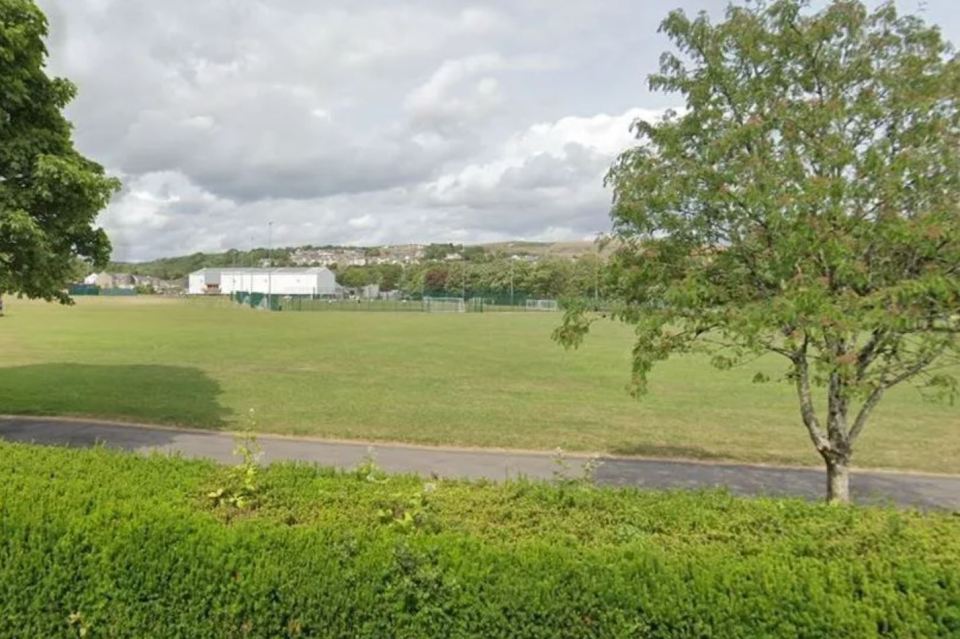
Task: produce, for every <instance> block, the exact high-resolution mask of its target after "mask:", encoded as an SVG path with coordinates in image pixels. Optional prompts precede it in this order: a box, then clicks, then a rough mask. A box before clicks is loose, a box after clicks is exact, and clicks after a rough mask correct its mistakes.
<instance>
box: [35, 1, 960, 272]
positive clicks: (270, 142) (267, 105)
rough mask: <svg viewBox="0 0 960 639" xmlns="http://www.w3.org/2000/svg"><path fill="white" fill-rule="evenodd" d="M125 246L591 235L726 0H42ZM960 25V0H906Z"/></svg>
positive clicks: (123, 250) (83, 135)
mask: <svg viewBox="0 0 960 639" xmlns="http://www.w3.org/2000/svg"><path fill="white" fill-rule="evenodd" d="M39 4H40V5H41V7H42V8H43V9H44V10H45V11H46V13H47V15H48V17H49V19H50V31H51V33H50V41H49V43H48V46H49V49H50V60H49V66H50V68H51V70H52V72H53V73H55V74H57V75H63V76H66V77H69V78H70V79H72V80H73V81H74V82H76V83H77V85H78V86H79V89H80V94H79V97H78V98H77V100H76V101H75V102H74V104H73V105H71V107H70V109H69V117H70V118H71V119H72V120H73V122H74V124H75V126H76V131H75V135H76V141H77V145H78V146H79V148H80V149H81V151H83V152H84V153H86V154H87V155H89V156H91V157H92V158H94V159H96V160H97V161H99V162H100V163H101V164H103V165H105V166H106V167H107V168H108V170H109V171H110V172H111V173H112V174H114V175H116V176H118V177H120V178H121V179H122V180H123V182H124V189H123V191H122V192H121V193H120V194H118V196H117V197H116V198H115V200H114V202H113V203H112V204H111V206H110V208H109V209H108V210H107V211H105V212H104V214H103V215H102V216H101V218H100V220H101V223H102V224H103V225H104V226H105V227H106V228H107V230H108V232H109V233H110V235H111V237H112V239H113V242H114V247H115V248H114V258H115V259H118V260H142V259H150V258H153V257H158V256H164V255H178V254H184V253H191V252H194V251H200V250H202V251H220V250H224V249H227V248H231V247H235V248H249V247H250V246H252V245H257V246H265V245H266V243H267V222H268V221H269V220H272V221H273V222H274V225H273V239H274V245H287V246H292V245H300V244H360V245H364V244H367V245H368V244H385V243H401V242H428V241H454V242H465V243H472V242H486V241H496V240H503V239H535V240H561V239H580V238H589V237H592V236H594V235H595V234H596V233H598V232H602V231H605V230H608V228H609V219H608V208H609V199H610V196H609V193H607V192H605V190H604V189H603V186H602V176H603V174H604V173H605V171H606V168H607V167H608V166H609V164H610V161H611V160H612V159H613V157H614V156H615V155H616V154H617V153H618V152H619V151H620V150H622V149H623V148H625V147H626V146H628V145H629V144H630V141H631V139H630V135H629V132H628V127H629V124H630V122H631V121H632V120H633V119H635V118H637V117H655V115H656V114H657V113H658V112H659V111H660V110H662V109H664V108H666V107H669V106H674V104H675V98H673V97H671V96H664V95H659V94H651V93H650V92H649V91H648V90H647V87H646V76H647V74H649V73H650V72H652V71H654V70H655V67H656V64H657V58H658V56H659V54H660V52H662V51H663V50H665V49H667V48H668V46H669V45H668V42H667V41H666V40H665V38H663V37H662V36H660V35H658V34H657V25H658V24H659V21H660V20H661V19H662V18H663V16H664V15H665V14H666V13H667V11H669V10H670V9H672V8H675V7H677V6H682V7H683V8H684V9H686V10H687V11H688V12H696V11H699V10H706V11H709V12H710V13H711V14H713V15H716V16H720V15H721V14H722V8H723V7H724V6H725V5H726V0H667V1H661V0H649V1H647V2H637V1H635V0H503V1H497V2H457V1H455V0H407V1H404V2H397V1H396V0H350V1H349V2H343V1H341V0H164V1H163V2H148V1H147V0H39ZM898 5H899V6H900V7H901V8H902V9H904V10H907V11H911V12H915V11H917V10H918V9H919V10H921V11H922V12H923V13H924V14H925V17H926V18H927V19H928V20H930V21H933V22H936V23H938V24H940V25H942V27H943V28H944V31H945V33H946V34H947V36H948V37H949V38H950V39H952V40H953V41H954V42H958V41H960V37H958V36H960V10H958V9H956V8H954V5H956V0H926V1H925V2H924V1H921V0H900V1H899V2H898Z"/></svg>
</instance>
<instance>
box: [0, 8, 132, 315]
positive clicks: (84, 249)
mask: <svg viewBox="0 0 960 639" xmlns="http://www.w3.org/2000/svg"><path fill="white" fill-rule="evenodd" d="M46 34H47V23H46V19H45V18H44V16H43V13H41V11H40V10H39V9H38V8H37V7H36V5H35V4H34V3H33V2H32V1H30V0H0V294H2V293H22V294H25V295H26V296H28V297H38V298H43V299H47V300H52V299H58V300H60V301H61V302H69V297H68V296H67V295H66V293H64V292H63V288H64V286H65V285H66V284H67V283H68V282H69V280H70V279H71V277H73V275H74V274H75V272H76V264H75V262H74V259H75V258H77V257H79V258H81V259H83V260H85V261H88V262H90V263H91V264H92V265H93V266H96V267H99V266H103V265H104V264H105V263H106V261H107V258H108V256H109V252H110V243H109V241H108V240H107V236H106V234H105V233H104V232H103V230H102V229H99V228H95V227H94V226H93V222H94V220H95V218H96V216H97V213H98V212H99V211H100V210H101V209H103V208H104V207H105V206H106V205H107V202H108V201H109V198H110V196H111V195H112V193H113V192H114V191H115V190H116V189H118V188H119V183H118V182H117V181H116V180H115V179H112V178H109V177H107V176H105V174H104V171H103V168H102V167H100V166H99V165H98V164H96V163H94V162H91V161H90V160H88V159H86V158H84V157H83V156H82V155H80V154H79V153H78V152H77V151H76V150H75V149H74V148H73V143H72V141H71V139H70V131H71V127H70V123H69V122H67V120H66V119H65V118H64V117H63V114H62V109H63V108H64V107H65V106H66V105H67V103H68V102H70V100H71V99H72V98H73V97H74V95H75V94H76V89H75V87H74V86H73V85H72V84H71V83H70V82H68V81H67V80H64V79H61V78H49V77H47V75H46V73H45V72H44V68H43V66H44V59H45V57H46V53H47V52H46V48H45V46H44V44H43V38H44V37H45V36H46Z"/></svg>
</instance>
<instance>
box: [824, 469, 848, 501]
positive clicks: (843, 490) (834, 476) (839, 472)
mask: <svg viewBox="0 0 960 639" xmlns="http://www.w3.org/2000/svg"><path fill="white" fill-rule="evenodd" d="M827 503H830V504H848V503H850V462H849V460H847V459H827Z"/></svg>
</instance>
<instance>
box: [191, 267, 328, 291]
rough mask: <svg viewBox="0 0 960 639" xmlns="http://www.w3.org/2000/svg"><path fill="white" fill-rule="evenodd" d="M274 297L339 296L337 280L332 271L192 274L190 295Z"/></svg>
mask: <svg viewBox="0 0 960 639" xmlns="http://www.w3.org/2000/svg"><path fill="white" fill-rule="evenodd" d="M237 291H241V292H246V293H272V294H274V295H336V293H337V280H336V277H335V276H334V274H333V271H331V270H330V269H328V268H324V267H322V266H320V267H314V268H203V269H200V270H199V271H195V272H193V273H191V274H190V277H189V283H188V287H187V292H188V293H189V294H190V295H230V294H232V293H235V292H237Z"/></svg>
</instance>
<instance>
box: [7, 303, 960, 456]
mask: <svg viewBox="0 0 960 639" xmlns="http://www.w3.org/2000/svg"><path fill="white" fill-rule="evenodd" d="M8 302H9V303H8V305H7V316H6V317H4V318H2V319H0V353H2V354H3V356H2V358H0V407H2V408H0V411H2V412H6V413H20V414H48V415H78V416H93V417H107V418H114V419H125V420H132V421H143V422H160V423H167V424H182V425H187V426H199V427H206V428H239V427H241V426H242V425H243V423H244V421H243V418H244V416H245V415H246V414H247V411H248V409H250V408H254V409H256V412H257V416H258V417H257V419H258V422H259V424H258V428H260V429H262V430H264V431H271V432H280V433H289V434H300V435H318V436H326V437H341V438H354V439H374V440H388V441H389V440H392V441H407V442H417V443H431V444H453V445H467V446H503V447H511V448H538V449H542V450H553V449H554V448H556V447H558V446H560V447H562V448H564V449H567V450H587V451H591V450H592V451H612V452H616V453H627V454H631V453H632V454H639V455H665V456H683V457H704V458H727V459H735V460H743V461H766V462H780V463H800V464H813V463H816V462H817V457H816V454H815V453H814V452H813V449H812V448H811V447H810V446H809V443H808V440H807V438H806V434H805V433H804V432H803V429H802V428H798V427H797V423H796V422H797V408H796V404H795V398H794V395H793V393H792V390H791V388H790V387H789V386H788V385H786V384H768V385H764V386H759V387H758V386H757V385H756V384H754V383H752V381H751V378H752V376H753V375H754V373H755V372H756V371H757V370H761V371H763V372H765V373H766V374H769V375H771V376H773V375H777V374H778V373H779V371H780V366H779V364H778V362H777V361H776V359H774V358H773V357H768V358H763V359H760V360H758V361H756V362H753V363H752V365H751V366H750V367H749V368H745V367H741V368H735V369H733V370H730V371H723V372H720V373H717V372H716V371H713V370H712V369H711V368H710V362H709V359H708V358H706V357H703V356H700V355H687V356H683V357H676V358H673V359H671V360H670V361H669V362H666V363H664V365H663V366H662V367H660V368H658V369H657V371H656V373H655V374H654V375H653V376H651V380H650V385H651V393H650V395H649V396H647V397H644V398H642V399H640V400H639V401H638V400H636V399H633V398H631V397H630V396H629V395H628V393H627V392H626V390H625V386H626V383H627V380H628V379H629V374H630V360H629V355H628V347H629V344H630V341H631V339H632V334H631V332H630V330H629V329H628V328H627V327H625V326H621V325H618V324H615V323H612V322H604V323H602V324H600V325H598V326H597V327H596V330H595V333H594V335H593V338H592V340H591V343H590V348H586V349H582V350H580V351H576V352H572V351H571V352H567V351H564V350H563V349H561V348H558V347H557V346H556V345H555V344H553V343H552V342H551V341H550V338H549V335H550V331H551V329H552V328H554V327H555V326H556V324H557V322H558V320H559V317H558V315H557V314H556V313H478V314H473V313H464V314H457V313H437V314H432V313H388V312H381V313H348V312H329V313H295V312H290V313H286V312H282V313H268V312H265V311H255V310H252V309H250V308H245V307H241V306H239V305H236V304H231V303H230V302H228V301H226V300H211V299H200V300H177V299H165V298H159V297H146V296H142V297H135V298H133V297H131V298H110V297H101V298H97V297H86V298H77V304H76V306H73V307H69V308H64V307H61V306H57V305H51V304H45V303H41V302H29V303H28V302H20V301H18V300H10V301H8ZM760 391H762V392H760ZM875 417H876V421H875V422H874V423H873V426H872V428H871V430H870V431H869V432H868V433H867V434H866V435H865V436H864V437H863V438H862V440H861V448H860V450H859V453H858V463H859V464H861V465H863V466H874V467H892V468H905V469H915V470H928V471H938V472H947V473H956V472H958V469H960V467H958V464H957V459H960V432H958V429H957V426H958V424H960V407H958V406H952V405H950V404H947V403H930V402H925V401H923V398H922V397H921V396H920V395H919V394H917V393H916V392H915V391H914V390H912V389H910V388H906V387H904V388H901V389H896V390H895V391H893V392H892V394H891V395H890V397H889V398H888V401H886V402H884V404H883V405H882V406H881V407H879V408H878V410H877V413H876V416H875ZM903 424H909V425H910V428H911V429H912V432H913V433H914V434H915V435H916V437H915V439H913V440H911V441H909V442H904V441H903V439H902V438H901V437H900V431H899V428H900V427H901V426H902V425H903Z"/></svg>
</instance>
